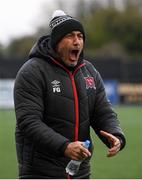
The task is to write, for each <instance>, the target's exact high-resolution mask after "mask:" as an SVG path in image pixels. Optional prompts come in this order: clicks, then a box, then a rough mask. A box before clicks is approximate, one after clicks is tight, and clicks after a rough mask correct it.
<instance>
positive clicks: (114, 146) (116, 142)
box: [100, 131, 121, 157]
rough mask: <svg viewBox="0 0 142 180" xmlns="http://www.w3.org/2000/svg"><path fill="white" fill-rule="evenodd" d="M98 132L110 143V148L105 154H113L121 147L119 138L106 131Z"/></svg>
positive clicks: (110, 155) (109, 155)
mask: <svg viewBox="0 0 142 180" xmlns="http://www.w3.org/2000/svg"><path fill="white" fill-rule="evenodd" d="M100 133H101V135H102V136H104V137H106V138H107V139H108V141H109V142H110V145H111V148H110V149H109V150H108V154H107V156H108V157H112V156H115V155H116V154H117V153H118V152H119V150H120V148H121V143H120V140H119V139H118V138H117V137H115V136H113V135H112V134H110V133H108V132H106V131H100Z"/></svg>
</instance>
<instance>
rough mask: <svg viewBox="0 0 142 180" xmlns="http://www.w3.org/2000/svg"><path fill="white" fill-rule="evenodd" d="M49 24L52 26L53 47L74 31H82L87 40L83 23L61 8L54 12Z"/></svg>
mask: <svg viewBox="0 0 142 180" xmlns="http://www.w3.org/2000/svg"><path fill="white" fill-rule="evenodd" d="M49 26H50V28H51V46H52V48H53V49H55V47H56V46H57V44H58V43H59V41H60V40H61V39H62V38H63V37H64V36H65V35H67V34H68V33H71V32H72V31H80V32H81V33H82V34H83V39H84V41H85V32H84V28H83V26H82V24H81V23H80V22H79V21H78V20H76V19H74V18H72V17H71V16H69V15H67V14H65V13H64V12H63V11H61V10H56V11H55V12H54V13H53V15H52V20H51V21H50V24H49Z"/></svg>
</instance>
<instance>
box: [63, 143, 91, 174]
mask: <svg viewBox="0 0 142 180" xmlns="http://www.w3.org/2000/svg"><path fill="white" fill-rule="evenodd" d="M89 145H90V141H89V140H86V141H85V142H84V143H83V146H84V147H85V148H87V149H88V148H89ZM81 163H82V160H80V161H77V160H71V161H70V162H69V163H68V164H67V166H66V173H68V174H69V175H71V176H73V175H75V174H77V172H78V170H79V167H80V164H81Z"/></svg>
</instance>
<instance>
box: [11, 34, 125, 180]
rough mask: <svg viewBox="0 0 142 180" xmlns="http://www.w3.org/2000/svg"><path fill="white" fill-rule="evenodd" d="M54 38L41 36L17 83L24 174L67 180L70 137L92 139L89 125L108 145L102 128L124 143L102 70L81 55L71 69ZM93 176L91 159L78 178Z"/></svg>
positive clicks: (19, 151)
mask: <svg viewBox="0 0 142 180" xmlns="http://www.w3.org/2000/svg"><path fill="white" fill-rule="evenodd" d="M49 38H50V37H48V36H46V37H42V38H41V39H40V40H39V41H38V43H37V44H36V45H35V46H34V48H33V49H32V51H31V53H30V59H29V60H28V61H27V62H26V63H25V64H24V65H23V66H22V68H21V69H20V70H19V72H18V74H17V77H16V81H15V87H14V102H15V111H16V118H17V126H16V147H17V156H18V162H19V177H20V178H38V179H40V178H50V179H51V178H53V179H55V178H61V179H63V178H67V174H66V172H65V167H66V165H67V163H68V162H69V160H70V159H69V158H67V157H65V156H64V150H65V148H66V147H67V145H68V143H70V142H71V141H77V140H79V141H85V140H86V139H90V126H92V128H93V129H94V130H95V132H96V133H97V135H98V136H99V137H100V138H101V140H102V141H103V142H104V143H105V144H106V145H107V146H109V143H108V142H107V140H106V139H105V138H103V137H102V136H101V135H100V134H99V131H100V130H105V131H107V132H110V133H112V134H114V135H116V136H118V137H119V138H121V140H122V142H123V145H122V148H123V146H124V145H125V138H124V135H123V133H122V130H121V129H120V127H119V123H118V121H117V117H116V114H115V113H114V112H113V110H112V108H111V105H110V103H109V102H108V100H107V98H106V94H105V91H104V86H103V82H102V79H101V77H100V75H99V73H98V72H97V70H96V69H95V68H94V67H93V65H92V64H90V63H89V62H88V61H85V60H83V58H82V56H81V57H80V60H79V63H78V65H77V67H76V68H74V69H68V68H67V67H66V66H65V65H64V64H62V63H61V61H60V60H59V58H58V57H57V55H56V54H55V52H54V51H53V50H52V49H51V48H50V46H49V45H48V42H49ZM91 149H92V145H91ZM91 149H90V151H92V150H91ZM89 174H90V166H89V159H88V160H86V161H84V162H83V163H82V164H81V167H80V171H79V173H78V174H77V175H76V176H74V177H73V178H84V177H87V176H88V175H89Z"/></svg>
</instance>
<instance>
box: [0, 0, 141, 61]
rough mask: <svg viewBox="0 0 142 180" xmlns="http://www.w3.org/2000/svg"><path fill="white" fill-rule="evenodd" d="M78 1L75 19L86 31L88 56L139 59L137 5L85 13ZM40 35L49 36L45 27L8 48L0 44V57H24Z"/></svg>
mask: <svg viewBox="0 0 142 180" xmlns="http://www.w3.org/2000/svg"><path fill="white" fill-rule="evenodd" d="M79 2H80V3H79V4H78V6H77V7H76V12H77V13H76V14H77V15H76V16H77V18H78V19H80V21H81V22H82V24H83V25H84V28H85V32H86V43H85V49H86V55H87V56H93V57H96V56H97V57H109V56H110V57H120V58H122V59H125V58H127V59H130V58H131V57H132V58H133V59H135V58H138V59H142V58H141V57H142V13H141V9H140V7H139V6H134V5H131V4H129V5H128V6H127V7H126V8H125V9H123V10H119V9H116V8H114V7H107V8H104V7H100V6H96V5H94V4H92V5H91V6H90V9H89V11H87V12H85V13H84V11H83V8H84V5H83V3H82V2H83V1H82V2H81V1H79ZM45 27H46V28H45ZM43 29H44V31H43ZM42 32H44V33H45V34H48V33H49V29H48V28H47V24H46V25H44V26H43V27H40V28H39V29H38V30H37V33H36V34H33V35H31V36H24V37H20V38H17V39H14V40H12V41H11V42H10V44H9V45H8V46H7V47H4V46H3V45H1V44H0V57H1V58H2V57H4V58H11V57H12V58H14V57H15V58H19V59H24V58H27V55H28V52H29V51H30V49H31V47H32V46H33V44H34V43H35V41H36V40H37V38H38V37H39V34H40V35H41V34H42ZM44 33H43V35H44Z"/></svg>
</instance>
